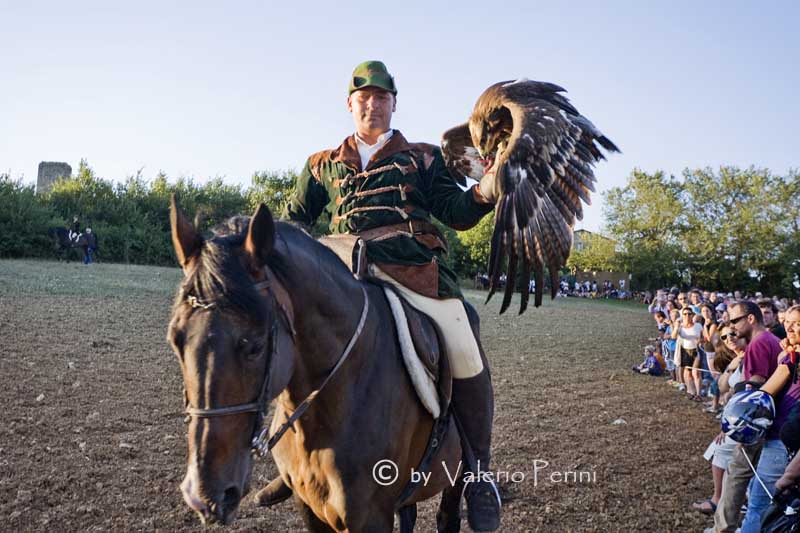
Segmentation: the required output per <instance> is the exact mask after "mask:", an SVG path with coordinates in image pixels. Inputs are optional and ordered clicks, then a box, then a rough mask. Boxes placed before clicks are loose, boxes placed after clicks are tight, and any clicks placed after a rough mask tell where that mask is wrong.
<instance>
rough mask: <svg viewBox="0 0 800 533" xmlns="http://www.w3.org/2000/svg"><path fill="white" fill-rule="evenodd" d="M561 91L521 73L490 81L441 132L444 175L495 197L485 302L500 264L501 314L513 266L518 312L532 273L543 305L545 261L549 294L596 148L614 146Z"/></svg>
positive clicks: (585, 197) (589, 186)
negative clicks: (465, 113)
mask: <svg viewBox="0 0 800 533" xmlns="http://www.w3.org/2000/svg"><path fill="white" fill-rule="evenodd" d="M563 92H565V91H564V89H563V88H561V87H559V86H558V85H555V84H552V83H546V82H539V81H530V80H527V79H520V80H516V81H505V82H500V83H496V84H494V85H492V86H491V87H489V88H488V89H486V90H485V91H484V92H483V94H482V95H481V96H480V98H478V101H477V103H476V104H475V108H474V109H473V111H472V116H471V117H470V119H469V122H466V123H464V124H461V125H460V126H456V127H454V128H451V129H450V130H448V131H446V132H445V133H444V135H443V136H442V152H443V153H444V157H445V161H446V162H447V166H448V168H449V170H450V173H451V175H452V176H453V177H454V178H455V179H456V180H457V181H459V183H461V184H462V185H463V184H465V183H466V177H470V178H473V179H475V180H477V181H479V182H480V189H481V191H482V192H483V193H484V196H486V197H487V198H488V199H489V200H492V201H494V202H495V212H494V222H495V227H494V233H493V235H492V241H491V252H490V256H489V267H488V269H489V272H488V274H489V279H490V282H489V295H488V297H487V298H486V301H487V302H488V301H489V299H490V298H491V297H492V295H493V294H494V293H495V291H496V290H497V289H498V287H499V284H500V275H501V273H502V271H503V268H505V269H506V271H507V275H506V278H507V279H506V286H505V293H504V297H503V304H502V306H501V308H500V313H504V312H505V311H506V309H508V306H509V304H510V303H511V297H512V295H513V293H514V289H515V288H516V287H517V283H518V282H517V273H518V270H520V267H521V273H520V274H521V277H522V280H523V283H521V284H520V291H521V294H522V301H521V305H520V311H519V312H520V314H522V313H523V312H524V311H525V309H526V308H527V305H528V297H529V296H528V280H530V277H531V272H533V275H534V280H535V282H536V289H535V300H534V305H535V306H537V307H538V306H539V305H541V303H542V291H543V287H544V268H545V267H547V269H548V270H549V272H550V278H551V288H552V296H553V297H555V295H556V291H557V289H558V286H559V284H558V271H559V269H560V268H561V267H562V266H563V265H564V264H565V263H566V260H567V257H569V253H570V249H571V247H572V231H573V226H574V224H575V219H576V218H577V219H578V220H580V219H581V218H582V217H583V208H582V205H581V201H584V202H586V203H587V204H589V203H590V199H589V194H590V192H594V190H595V189H594V182H595V177H594V172H593V170H592V167H593V166H594V164H595V163H597V162H598V161H600V160H601V159H605V157H604V155H603V153H602V152H601V151H600V148H601V147H602V148H604V149H605V150H606V151H608V152H619V149H618V148H617V146H616V145H615V144H614V143H613V142H611V141H610V140H609V139H608V138H607V137H606V136H604V135H603V134H602V133H601V132H600V130H598V129H597V128H596V127H595V126H594V124H592V123H591V122H590V121H589V119H587V118H586V117H584V116H583V115H581V114H580V113H579V112H578V110H577V109H575V107H574V106H573V105H572V104H571V103H570V102H569V100H567V98H566V97H565V96H564V95H562V94H561V93H563ZM487 171H488V172H487Z"/></svg>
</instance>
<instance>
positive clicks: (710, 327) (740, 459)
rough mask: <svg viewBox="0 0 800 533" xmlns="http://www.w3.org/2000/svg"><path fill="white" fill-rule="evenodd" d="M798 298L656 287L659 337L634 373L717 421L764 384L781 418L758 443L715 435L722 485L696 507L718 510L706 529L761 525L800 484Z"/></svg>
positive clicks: (714, 467)
mask: <svg viewBox="0 0 800 533" xmlns="http://www.w3.org/2000/svg"><path fill="white" fill-rule="evenodd" d="M798 304H800V301H798V300H793V301H790V300H788V299H786V298H783V299H780V298H778V297H772V298H765V297H763V295H762V294H760V293H756V294H755V295H753V296H749V295H745V294H741V293H740V292H739V291H735V292H733V293H727V294H725V293H718V292H710V291H703V290H699V289H692V290H690V291H688V292H681V291H679V290H678V289H675V288H673V289H671V290H659V291H657V292H656V294H655V295H654V297H653V299H652V302H650V305H649V306H648V310H649V312H650V313H651V315H652V317H653V320H654V322H655V326H656V332H657V336H656V337H655V338H654V339H653V340H654V343H653V345H650V346H647V347H646V348H645V360H644V362H642V364H640V365H637V366H635V367H633V370H634V371H636V372H639V373H642V374H650V375H655V376H658V375H665V376H666V377H667V378H668V379H667V381H666V382H667V383H668V384H669V385H671V386H674V387H675V388H676V389H677V390H678V391H680V392H681V393H682V394H685V395H686V398H687V400H689V401H692V402H698V403H703V402H705V404H704V411H705V412H707V413H709V414H710V415H711V416H716V417H717V418H718V419H720V418H722V409H723V407H724V406H725V404H726V402H727V401H728V400H729V399H730V398H731V396H732V395H733V394H735V393H739V392H741V391H750V390H761V391H763V392H766V393H769V394H770V395H771V397H772V399H773V400H774V406H775V417H774V421H773V422H772V425H771V426H770V427H769V430H768V431H767V432H766V435H765V436H764V437H763V438H761V439H759V440H758V441H757V442H755V443H754V444H749V445H743V444H739V443H737V442H736V441H734V440H732V439H731V438H730V436H728V435H726V434H725V433H724V432H720V433H719V434H718V435H716V436H715V437H713V439H712V440H711V443H710V444H709V446H708V448H707V450H706V453H705V455H704V457H705V458H706V460H708V461H710V463H711V477H712V480H713V486H714V491H713V494H712V495H711V496H710V497H709V498H704V499H702V500H700V501H697V502H694V503H693V504H692V505H691V507H692V509H694V510H696V511H698V512H701V513H704V514H708V515H713V517H714V524H713V526H712V527H710V528H708V529H706V533H710V532H735V531H738V530H741V531H742V532H743V533H751V532H757V531H759V530H760V528H761V520H762V515H763V514H765V511H766V510H767V508H768V506H769V505H770V503H771V501H772V499H773V496H775V494H776V492H777V491H783V490H787V489H789V488H792V487H797V486H798V484H800V455H798V456H796V457H795V458H794V459H793V458H792V452H795V451H796V448H798V447H800V382H798V379H797V377H798V373H797V368H796V366H797V362H798V359H800V305H798ZM759 394H760V393H759ZM734 401H736V400H734ZM734 401H732V402H731V404H732V405H733V403H734ZM796 406H797V408H795V407H796ZM726 418H727V417H726ZM795 443H796V444H795ZM790 461H791V462H790ZM754 472H755V473H756V474H757V475H754ZM765 491H769V494H767V492H765ZM742 513H743V514H742Z"/></svg>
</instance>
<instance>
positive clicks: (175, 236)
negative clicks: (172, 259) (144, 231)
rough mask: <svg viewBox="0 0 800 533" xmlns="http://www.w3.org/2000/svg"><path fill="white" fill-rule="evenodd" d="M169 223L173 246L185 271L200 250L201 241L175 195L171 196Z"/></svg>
mask: <svg viewBox="0 0 800 533" xmlns="http://www.w3.org/2000/svg"><path fill="white" fill-rule="evenodd" d="M169 204H170V205H169V222H170V226H172V245H173V246H174V247H175V255H176V256H177V258H178V263H180V265H181V266H182V267H183V268H184V269H185V268H186V263H187V262H188V261H189V258H190V257H192V255H194V254H195V252H197V250H198V249H199V248H200V244H201V240H200V236H199V235H198V234H197V230H195V228H194V226H192V223H191V222H189V219H188V218H186V215H184V214H183V211H181V208H180V207H178V202H177V200H176V199H175V194H172V195H171V196H170V201H169Z"/></svg>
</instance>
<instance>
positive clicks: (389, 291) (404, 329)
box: [319, 235, 452, 419]
mask: <svg viewBox="0 0 800 533" xmlns="http://www.w3.org/2000/svg"><path fill="white" fill-rule="evenodd" d="M319 242H320V243H322V244H324V245H325V246H327V247H328V248H330V249H331V250H333V251H334V252H335V253H336V255H337V256H338V257H339V259H340V260H341V261H342V262H343V263H344V264H345V265H347V266H348V268H350V269H351V272H353V274H354V275H355V276H356V277H357V278H359V279H361V280H363V281H366V282H368V283H373V284H376V285H379V286H380V287H381V288H382V289H383V291H384V294H385V295H386V299H387V301H388V303H389V307H390V308H391V310H392V316H393V317H394V321H395V328H396V330H397V336H398V341H399V343H400V348H401V352H402V354H403V362H404V363H405V367H406V371H407V372H408V375H409V377H410V378H411V383H412V384H413V385H414V389H415V390H416V392H417V396H418V397H419V399H420V402H422V405H423V406H424V407H425V409H426V410H427V411H428V412H429V413H430V414H431V416H432V417H433V418H434V419H438V418H439V417H441V416H442V415H444V414H445V413H447V410H448V407H449V406H450V398H451V395H452V373H451V370H450V365H449V362H448V359H447V354H446V353H445V351H444V342H443V340H442V334H441V332H440V331H439V328H437V327H436V324H435V323H434V322H433V321H432V320H431V319H430V317H428V315H426V314H425V313H422V312H420V311H418V310H417V309H415V308H414V307H412V306H411V305H409V303H408V302H407V301H406V300H405V298H403V296H402V295H401V294H400V293H398V292H397V291H396V290H395V288H394V287H393V286H392V285H391V284H389V283H387V282H385V281H383V280H380V279H377V278H374V277H371V276H369V275H368V274H367V268H366V254H365V253H364V252H365V250H364V246H363V241H362V240H361V239H360V238H359V237H358V236H357V235H328V236H325V237H322V238H320V239H319Z"/></svg>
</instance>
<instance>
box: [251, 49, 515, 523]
mask: <svg viewBox="0 0 800 533" xmlns="http://www.w3.org/2000/svg"><path fill="white" fill-rule="evenodd" d="M396 96H397V88H396V86H395V82H394V79H393V77H392V76H391V75H390V74H389V72H388V71H387V69H386V67H385V65H384V64H383V63H381V62H379V61H367V62H365V63H362V64H360V65H358V66H357V67H356V68H355V70H354V71H353V75H352V77H351V79H350V87H349V96H348V98H347V109H348V111H349V112H350V113H351V114H352V115H353V120H354V122H355V129H356V131H355V133H354V134H353V135H351V136H349V137H347V138H346V139H345V140H344V142H343V143H342V144H341V145H340V146H339V147H338V148H336V149H334V150H325V151H322V152H318V153H316V154H314V155H312V156H311V157H310V158H309V159H308V161H307V162H306V165H305V167H304V169H303V171H302V173H301V174H300V176H299V177H298V178H297V182H296V188H295V190H294V193H293V195H292V196H291V198H290V201H289V205H288V208H287V210H288V217H289V218H290V219H291V220H293V221H296V222H299V223H302V224H304V225H307V226H311V225H313V223H314V222H315V220H316V219H317V218H318V217H319V216H320V215H321V214H322V213H323V211H328V212H329V213H330V215H331V223H330V229H331V231H332V232H333V233H334V234H354V235H357V236H359V237H360V238H361V239H362V240H363V241H364V242H365V243H366V247H365V250H366V258H367V261H368V263H369V273H370V275H372V276H374V277H377V278H379V279H381V280H383V281H385V282H388V283H390V284H392V285H393V286H395V287H396V288H397V289H398V290H399V292H400V293H401V294H402V295H403V296H404V297H405V298H406V299H407V300H408V302H409V303H410V304H411V305H412V306H414V307H415V308H417V309H419V310H420V311H423V312H424V313H427V314H428V315H429V316H430V317H431V318H432V319H433V320H434V321H435V322H436V324H437V326H438V327H439V329H440V330H441V332H442V334H443V337H444V343H445V347H446V352H447V355H448V358H449V363H450V366H451V367H452V371H453V377H454V380H453V393H452V406H453V409H454V412H455V414H456V417H457V419H458V421H459V425H460V426H461V433H462V435H461V436H462V440H463V441H466V442H464V444H465V448H468V449H470V450H471V451H472V453H473V455H474V459H475V460H476V461H474V463H475V465H476V466H477V470H480V472H484V473H485V472H488V469H489V461H490V455H491V454H490V444H491V434H492V418H493V413H494V397H493V391H492V382H491V377H490V373H489V369H488V368H486V367H485V366H484V365H483V362H482V360H481V355H480V351H479V348H478V343H477V341H476V339H475V337H474V334H473V331H472V329H471V327H470V322H469V319H468V317H467V312H466V310H465V308H464V302H463V296H462V294H461V291H460V289H459V285H458V278H457V276H456V274H455V273H454V272H453V271H452V270H451V269H450V268H449V267H448V266H447V265H446V264H445V263H444V261H443V257H444V255H445V254H446V250H447V243H446V242H445V239H444V236H443V235H442V234H441V233H440V232H439V230H438V229H437V228H436V226H434V225H433V224H432V222H431V217H432V216H434V217H436V218H437V219H438V220H440V221H441V222H443V223H445V224H447V225H448V226H450V227H453V228H455V229H458V230H465V229H468V228H470V227H472V226H474V225H475V224H477V223H478V221H480V219H481V218H483V216H485V215H486V214H488V213H490V212H491V211H492V209H493V207H494V205H493V202H491V201H490V200H488V199H487V198H485V197H484V196H483V195H482V194H481V191H480V186H479V185H474V186H473V187H471V188H470V189H468V190H466V191H465V190H462V189H461V188H459V186H458V185H457V183H456V181H455V180H454V179H453V178H452V177H451V175H450V173H449V171H448V169H447V166H446V165H445V161H444V159H443V156H442V151H441V150H440V149H439V148H438V147H437V146H434V145H430V144H424V143H410V142H408V141H407V140H406V139H405V137H403V134H402V133H400V132H399V131H398V130H392V129H390V124H391V120H392V113H393V112H394V111H395V109H396ZM464 464H465V465H466V464H467V462H465V463H464ZM475 465H473V469H476V468H474V466H475ZM467 470H469V469H468V468H467ZM480 472H473V474H475V475H474V476H472V478H474V479H476V481H474V482H471V483H469V484H468V486H467V489H466V491H465V496H466V501H467V509H468V520H469V523H470V526H471V527H472V529H473V530H476V531H493V530H495V529H497V528H498V527H499V523H500V498H499V495H498V493H497V489H496V487H495V486H494V484H493V482H492V481H491V479H489V478H488V476H485V475H483V476H481V475H478V474H479V473H480ZM289 494H290V491H289V489H288V488H287V487H285V486H284V485H283V483H282V482H281V481H280V479H276V480H275V481H273V482H272V483H271V484H270V486H269V487H268V489H266V492H262V494H260V495H259V499H260V500H261V502H262V503H265V504H272V503H277V501H280V500H282V499H284V498H285V497H288V495H289Z"/></svg>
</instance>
